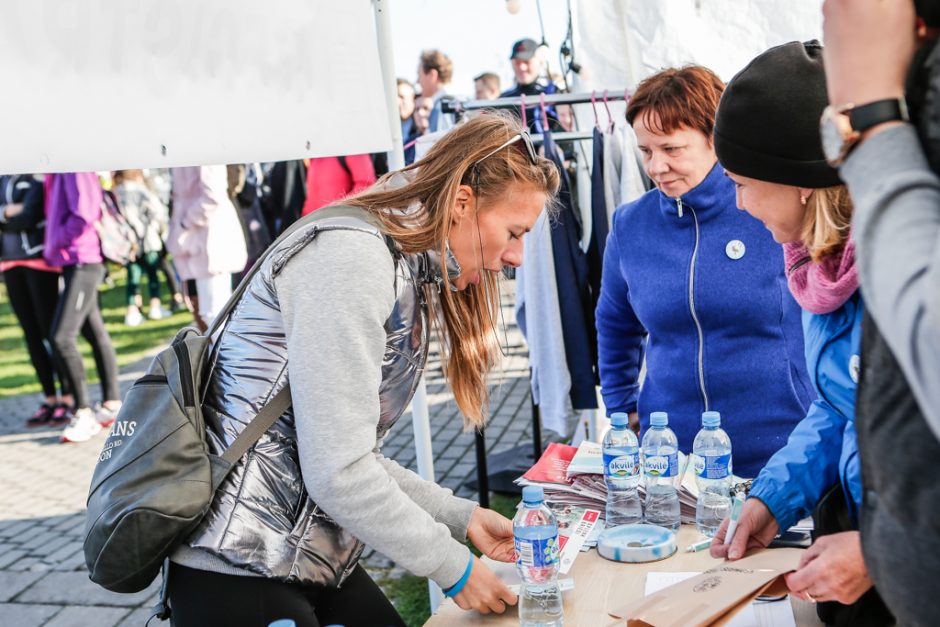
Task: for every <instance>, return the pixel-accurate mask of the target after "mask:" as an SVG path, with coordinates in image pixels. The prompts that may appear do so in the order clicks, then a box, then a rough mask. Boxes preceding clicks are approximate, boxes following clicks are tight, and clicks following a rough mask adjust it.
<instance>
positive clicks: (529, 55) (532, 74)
mask: <svg viewBox="0 0 940 627" xmlns="http://www.w3.org/2000/svg"><path fill="white" fill-rule="evenodd" d="M538 49H539V45H538V44H537V43H535V40H534V39H528V38H526V39H520V40H519V41H517V42H516V43H514V44H513V45H512V50H511V51H510V53H509V60H510V61H511V62H512V73H513V74H514V75H515V77H516V84H515V85H513V86H512V87H511V88H510V89H507V90H506V91H504V92H503V93H501V94H500V95H499V97H500V98H516V97H519V96H522V95H523V94H524V95H525V96H526V97H527V98H528V97H529V96H531V97H532V98H531V101H532V103H533V106H531V107H526V123H527V125H528V127H529V130H530V131H532V132H533V133H541V132H542V127H543V123H544V121H543V120H542V117H541V111H540V107H539V106H538V104H539V102H538V97H539V95H540V94H545V95H546V96H548V95H550V94H556V93H558V87H557V86H556V85H555V83H553V82H552V81H551V80H548V78H547V77H543V74H545V61H544V59H542V57H541V56H540V55H539V53H538ZM545 113H546V114H547V115H548V123H549V126H550V128H551V130H553V131H561V130H564V129H563V128H562V127H561V124H559V122H558V114H557V113H556V112H555V107H553V106H551V105H547V106H546V107H545Z"/></svg>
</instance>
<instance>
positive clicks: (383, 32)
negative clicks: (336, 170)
mask: <svg viewBox="0 0 940 627" xmlns="http://www.w3.org/2000/svg"><path fill="white" fill-rule="evenodd" d="M372 4H373V7H374V9H375V30H376V38H377V39H378V45H379V61H380V63H381V64H382V81H383V83H384V84H385V100H386V103H387V109H388V124H389V128H390V129H391V131H392V150H391V151H390V152H389V153H388V168H389V170H400V169H402V168H403V167H405V152H404V150H403V149H402V137H401V117H400V116H399V114H398V84H397V81H396V77H395V55H394V50H393V48H392V25H391V19H390V18H389V5H390V4H391V0H373V2H372ZM411 423H412V426H413V427H414V439H415V457H416V459H417V462H418V474H419V475H420V476H421V477H422V478H423V479H426V480H427V481H434V456H433V453H432V450H431V420H430V418H429V416H428V393H427V387H426V385H425V382H424V377H421V380H420V381H419V382H418V388H417V389H416V390H415V395H414V398H413V399H411ZM428 593H429V595H430V597H431V613H432V614H433V613H434V612H436V611H437V608H438V606H440V604H441V601H442V600H443V598H444V595H443V594H442V593H441V589H440V587H439V586H438V585H437V584H436V583H434V582H433V581H430V580H429V581H428Z"/></svg>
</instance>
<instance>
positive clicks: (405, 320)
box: [187, 209, 442, 586]
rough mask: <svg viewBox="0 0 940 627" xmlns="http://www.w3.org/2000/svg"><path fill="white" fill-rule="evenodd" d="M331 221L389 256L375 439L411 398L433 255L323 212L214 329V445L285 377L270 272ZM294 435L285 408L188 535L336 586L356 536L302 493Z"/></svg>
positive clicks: (357, 547)
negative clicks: (218, 330) (375, 242)
mask: <svg viewBox="0 0 940 627" xmlns="http://www.w3.org/2000/svg"><path fill="white" fill-rule="evenodd" d="M349 211H350V212H351V213H355V212H357V211H358V210H356V209H350V210H349ZM337 229H341V230H342V229H345V230H354V231H361V232H366V233H370V234H373V235H375V237H378V238H382V239H384V240H385V241H386V243H387V244H388V246H389V250H390V252H391V254H392V256H393V259H394V262H395V268H396V271H395V275H396V276H395V293H396V294H397V298H396V301H395V306H394V308H393V310H392V313H391V315H390V316H389V317H388V319H387V320H386V322H385V330H386V341H385V356H384V359H383V362H382V383H381V386H380V389H379V400H380V406H381V416H380V417H379V422H378V429H377V433H376V442H377V443H378V442H379V441H380V440H381V439H382V438H383V437H384V436H385V434H386V433H387V432H388V430H389V429H390V428H391V426H392V425H393V424H394V423H395V421H397V420H398V418H399V417H400V416H401V415H402V413H403V412H404V411H405V408H406V407H407V405H408V403H409V402H410V401H411V397H412V395H413V394H414V390H415V387H416V386H417V384H418V380H419V378H420V376H421V373H422V372H423V370H424V364H425V361H426V359H427V350H428V334H429V324H428V306H427V303H426V302H425V298H424V292H423V289H422V288H423V285H424V284H425V283H429V282H433V283H437V284H438V285H440V284H441V282H442V281H441V275H440V261H439V259H440V257H439V256H438V255H436V254H433V253H421V254H414V255H411V254H403V253H401V252H400V251H399V249H398V247H397V246H396V245H395V243H394V241H392V240H391V239H390V238H389V237H388V236H385V235H383V234H382V233H381V232H380V231H379V230H378V229H377V228H375V227H374V226H372V225H371V224H369V223H367V222H365V221H364V220H362V219H359V218H356V217H351V216H349V217H330V218H327V219H325V220H320V221H317V222H313V223H311V224H310V225H307V226H305V227H302V228H301V229H300V230H299V231H297V232H296V233H294V234H293V235H292V236H289V237H288V238H287V239H286V240H284V241H283V242H282V243H280V244H278V245H277V248H276V249H275V250H274V251H272V252H271V254H270V255H269V256H268V258H267V259H266V260H265V261H264V263H263V265H262V267H261V269H260V271H259V272H258V273H257V274H256V275H255V277H254V278H253V279H252V280H251V283H250V284H249V286H248V288H247V289H246V290H245V294H244V295H243V297H242V299H241V301H240V302H239V303H238V305H237V307H236V308H235V310H234V312H233V313H232V315H231V318H230V319H229V322H228V323H227V325H226V327H225V329H224V330H223V332H222V334H221V335H220V336H219V338H217V341H216V343H215V346H214V348H213V355H212V361H211V363H212V371H211V375H210V377H209V380H208V384H207V390H206V394H205V398H204V404H203V410H204V415H205V417H206V420H207V422H208V424H209V425H210V429H209V432H210V434H209V439H210V446H211V447H212V449H213V452H215V453H221V451H222V450H224V449H225V448H226V447H228V446H230V445H231V443H232V442H233V441H234V440H235V438H236V437H237V436H238V434H239V433H241V431H242V429H244V428H245V426H246V424H247V423H248V422H250V420H251V419H252V418H253V417H254V416H255V415H256V414H257V413H258V411H260V409H261V408H262V407H263V406H264V404H265V403H267V402H268V400H269V399H271V398H273V397H274V395H275V394H276V393H277V392H278V391H279V390H280V389H281V388H282V387H283V386H284V385H285V384H286V382H287V346H286V339H285V336H284V329H283V324H282V320H281V311H280V305H279V300H278V294H277V291H276V289H275V284H274V279H275V277H277V275H278V273H279V272H280V271H281V270H282V269H283V268H284V265H285V264H287V263H288V262H289V261H290V259H291V258H292V257H293V256H294V255H295V254H296V253H297V252H298V251H300V250H301V249H302V248H303V247H304V246H308V245H314V240H315V239H316V237H317V235H318V233H321V232H323V231H327V230H337ZM296 439H297V433H296V430H295V426H294V414H293V410H292V409H289V410H288V411H287V412H286V413H285V414H284V415H283V416H282V417H281V418H280V419H279V420H278V421H277V422H276V423H275V424H274V426H273V427H271V428H270V429H269V430H268V431H267V433H265V434H264V436H262V437H261V439H260V440H259V441H258V443H257V444H256V445H255V446H254V448H253V449H251V450H250V451H249V452H248V453H247V454H246V455H245V456H244V457H243V458H242V459H241V460H240V461H239V463H238V464H237V465H236V466H235V468H234V469H233V470H232V472H231V474H229V476H228V477H227V478H226V479H225V481H224V482H223V483H222V485H221V486H220V487H219V490H218V492H216V494H215V498H214V500H213V502H212V505H211V507H210V509H209V512H208V514H207V515H206V517H205V519H204V520H203V521H202V523H201V524H200V526H199V527H198V528H197V529H196V531H195V532H194V533H193V535H192V536H190V538H189V539H188V541H187V544H188V545H189V546H190V547H192V548H195V549H200V550H202V551H206V552H208V553H210V554H212V555H214V556H217V557H219V558H221V559H222V560H224V561H225V562H227V563H228V564H230V565H231V566H234V567H236V568H241V569H246V570H248V571H251V572H253V573H257V574H259V575H262V576H264V577H269V578H275V579H280V580H283V581H292V582H302V583H318V584H326V585H329V586H337V585H340V584H341V583H342V582H343V580H344V579H345V578H346V576H347V575H348V574H349V573H350V572H351V571H352V569H353V568H354V567H355V565H356V562H357V561H358V558H359V555H360V553H361V552H362V543H361V542H359V540H358V539H357V538H355V537H353V536H352V535H351V534H350V533H348V532H347V531H346V530H344V529H343V528H342V527H340V526H339V525H338V524H336V522H334V521H333V520H332V519H331V518H330V517H329V516H328V515H327V514H326V513H325V512H324V511H323V510H321V509H320V508H319V507H317V504H316V503H314V502H313V501H312V500H311V499H310V497H309V496H308V494H307V491H306V489H305V488H304V483H303V480H302V478H301V471H300V462H299V459H298V455H297V442H296Z"/></svg>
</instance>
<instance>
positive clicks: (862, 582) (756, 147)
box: [712, 41, 894, 625]
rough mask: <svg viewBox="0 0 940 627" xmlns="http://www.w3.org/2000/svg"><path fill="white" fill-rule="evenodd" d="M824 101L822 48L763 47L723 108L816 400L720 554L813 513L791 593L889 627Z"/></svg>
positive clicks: (717, 545)
mask: <svg viewBox="0 0 940 627" xmlns="http://www.w3.org/2000/svg"><path fill="white" fill-rule="evenodd" d="M826 104H827V97H826V77H825V73H824V70H823V63H822V46H821V45H820V44H819V42H817V41H810V42H807V43H800V42H791V43H788V44H784V45H781V46H777V47H775V48H771V49H770V50H768V51H766V52H764V53H763V54H761V55H759V56H758V57H757V58H755V59H754V60H753V61H751V63H750V64H749V65H748V66H747V67H745V68H744V69H743V70H741V71H740V72H739V73H738V74H737V75H736V76H735V77H734V78H732V79H731V82H730V83H728V86H727V87H726V88H725V92H724V94H723V95H722V98H721V101H720V102H719V105H718V113H717V115H716V120H715V135H714V136H715V151H716V153H717V155H718V160H719V162H720V163H721V164H722V166H724V168H725V170H726V172H727V176H728V178H730V179H731V181H732V182H733V183H734V186H735V188H736V193H737V204H738V207H739V208H740V209H742V210H744V211H746V212H748V213H749V214H750V215H752V216H753V217H755V218H757V219H758V220H760V221H761V222H763V224H764V226H765V227H766V228H767V230H769V231H770V233H771V234H772V235H773V237H774V239H775V240H776V241H777V242H778V243H780V244H782V245H783V251H784V261H785V268H786V273H787V284H788V286H789V289H790V292H791V293H792V294H793V297H794V298H795V299H796V301H797V302H798V303H799V304H800V306H801V307H802V308H803V311H804V313H803V336H804V337H805V342H806V362H807V366H808V368H809V372H810V379H811V381H812V383H813V387H814V389H815V390H816V392H817V394H818V398H817V399H816V400H815V401H814V402H813V404H812V405H811V407H810V408H809V411H808V412H807V413H806V417H805V418H803V420H801V421H800V423H799V424H798V425H797V426H796V428H795V429H794V430H793V433H792V434H791V435H790V439H789V441H788V442H787V445H786V446H785V447H783V448H782V449H780V450H779V451H778V452H777V453H776V454H775V455H774V456H773V457H772V458H771V459H770V461H768V462H767V465H766V466H764V468H763V469H762V470H761V471H760V473H759V474H758V475H757V478H756V479H755V480H754V483H753V484H752V486H751V490H750V494H749V497H748V499H747V502H746V503H745V505H744V509H743V511H742V513H741V518H740V520H739V522H738V527H737V530H736V532H735V534H734V537H733V538H726V537H725V535H726V533H725V531H726V529H727V525H728V521H727V520H726V521H725V522H724V523H723V524H722V525H721V527H720V528H719V530H718V532H717V534H716V536H715V539H714V541H713V544H712V555H713V556H715V557H728V558H729V559H737V558H740V557H742V556H743V555H744V552H745V551H746V550H747V549H749V548H751V547H755V546H766V545H767V544H769V543H770V542H771V541H772V540H773V539H774V537H775V536H776V535H777V534H778V533H781V532H784V531H786V530H787V529H788V528H789V527H791V526H792V525H794V524H795V523H796V522H797V521H799V520H800V519H802V518H804V517H806V516H808V515H809V514H810V513H813V517H814V521H815V530H814V537H815V542H814V543H813V545H812V546H811V547H810V548H809V549H808V550H807V551H806V553H805V554H804V555H803V557H802V558H801V560H800V564H799V568H798V569H797V571H796V572H794V573H791V574H790V575H788V576H787V585H788V586H789V587H790V590H791V592H792V593H794V594H796V595H797V596H799V597H801V598H803V599H805V600H808V601H811V602H814V603H816V602H819V603H820V605H819V607H818V611H819V615H820V618H822V619H823V620H824V621H825V622H827V623H830V624H833V623H834V624H844V625H887V624H893V622H894V621H893V618H892V617H891V614H890V613H889V612H888V610H887V608H886V607H885V606H884V603H883V602H882V601H881V599H880V597H879V596H878V593H877V592H876V591H875V590H874V589H873V588H872V582H871V579H870V578H869V576H868V570H867V568H866V567H865V562H864V560H863V559H862V547H861V542H860V536H859V531H858V520H859V511H860V508H861V503H862V476H861V469H860V466H859V456H858V440H857V437H856V431H855V392H856V387H857V384H858V377H859V372H860V363H859V353H860V341H861V327H862V314H863V310H864V308H863V303H862V298H861V295H860V292H859V290H858V270H857V267H856V263H855V246H854V244H853V243H852V241H851V239H850V237H849V235H850V225H851V219H852V202H851V199H850V198H849V194H848V191H847V190H846V188H845V186H844V185H843V184H842V181H841V180H840V178H839V173H838V172H837V171H836V170H835V169H834V168H833V167H832V166H830V165H829V164H828V163H827V162H826V159H825V157H824V155H823V152H822V147H821V145H820V142H819V116H820V114H821V113H822V111H823V109H824V108H825V107H826Z"/></svg>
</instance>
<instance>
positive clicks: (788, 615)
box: [645, 572, 796, 627]
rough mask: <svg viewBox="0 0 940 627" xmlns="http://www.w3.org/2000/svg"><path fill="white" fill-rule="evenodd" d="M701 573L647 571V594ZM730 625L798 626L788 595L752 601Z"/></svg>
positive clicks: (749, 626) (745, 626)
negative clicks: (773, 599)
mask: <svg viewBox="0 0 940 627" xmlns="http://www.w3.org/2000/svg"><path fill="white" fill-rule="evenodd" d="M699 574H701V573H696V572H678V573H647V574H646V592H645V594H646V595H647V596H648V595H650V594H653V593H654V592H658V591H660V590H662V589H663V588H668V587H669V586H671V585H673V584H675V583H679V582H680V581H683V580H685V579H688V578H689V577H694V576H695V575H699ZM728 627H796V621H795V620H794V619H793V609H792V608H791V606H790V599H789V597H787V598H786V599H783V600H782V601H772V602H767V601H755V602H753V603H751V604H750V605H749V606H747V607H746V608H744V609H743V610H741V611H740V612H738V613H737V614H736V615H735V616H734V618H732V619H731V620H730V621H729V622H728Z"/></svg>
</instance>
